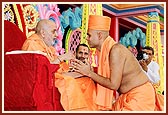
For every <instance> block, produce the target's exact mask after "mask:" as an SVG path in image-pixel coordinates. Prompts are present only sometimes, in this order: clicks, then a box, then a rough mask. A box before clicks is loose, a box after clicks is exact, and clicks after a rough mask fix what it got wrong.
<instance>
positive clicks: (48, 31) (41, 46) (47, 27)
mask: <svg viewBox="0 0 168 115" xmlns="http://www.w3.org/2000/svg"><path fill="white" fill-rule="evenodd" d="M56 27H57V26H56V24H55V23H54V22H53V21H51V20H47V19H43V20H40V21H39V22H38V24H37V26H36V33H35V34H33V35H31V36H30V37H29V38H27V39H26V41H25V42H24V44H23V46H22V50H26V51H41V52H44V53H45V54H46V57H47V58H48V59H49V61H50V62H51V63H54V64H59V63H60V62H61V61H63V60H70V59H74V58H75V57H74V55H73V54H72V53H65V54H63V55H60V56H57V55H56V50H55V48H54V47H53V44H54V40H55V39H56V37H57V31H56V30H57V29H56Z"/></svg>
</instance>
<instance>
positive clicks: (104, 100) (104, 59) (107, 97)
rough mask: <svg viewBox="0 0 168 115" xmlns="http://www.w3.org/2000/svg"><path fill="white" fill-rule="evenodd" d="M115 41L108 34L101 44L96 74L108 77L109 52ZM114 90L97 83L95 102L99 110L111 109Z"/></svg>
mask: <svg viewBox="0 0 168 115" xmlns="http://www.w3.org/2000/svg"><path fill="white" fill-rule="evenodd" d="M115 43H116V42H115V41H114V40H113V39H112V38H111V37H110V36H108V37H107V38H106V39H105V41H104V43H103V44H102V47H101V51H100V54H99V65H98V74H99V75H102V76H104V77H107V78H110V66H109V54H110V50H111V48H112V46H113V45H114V44H115ZM115 94H116V91H114V90H110V89H108V88H105V87H103V86H101V85H99V84H97V97H96V104H97V105H98V109H99V110H111V109H112V104H113V102H114V101H115V98H116V97H115Z"/></svg>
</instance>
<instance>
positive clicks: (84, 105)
mask: <svg viewBox="0 0 168 115" xmlns="http://www.w3.org/2000/svg"><path fill="white" fill-rule="evenodd" d="M60 67H65V68H67V66H66V65H65V64H63V66H62V65H60ZM63 70H65V71H66V70H67V69H64V68H63V69H62V68H60V70H58V72H57V73H55V86H56V87H57V88H58V90H59V92H60V94H61V100H60V101H61V104H62V106H63V108H64V110H66V111H95V110H97V106H96V104H95V98H96V86H95V83H94V82H93V80H92V79H91V78H89V77H86V76H81V77H80V78H73V77H71V76H65V75H62V74H61V73H60V72H63Z"/></svg>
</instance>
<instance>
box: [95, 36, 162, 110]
mask: <svg viewBox="0 0 168 115" xmlns="http://www.w3.org/2000/svg"><path fill="white" fill-rule="evenodd" d="M114 44H115V42H114V40H113V39H112V38H111V37H108V38H107V39H106V40H105V41H104V43H103V45H102V48H101V52H100V55H99V58H100V60H99V68H98V73H99V74H100V75H103V76H106V77H110V73H109V71H110V70H109V66H108V65H109V59H108V58H109V56H108V55H107V54H109V53H110V49H111V47H112V46H113V45H114ZM104 67H106V68H104ZM144 89H145V91H144ZM142 92H143V94H142ZM115 94H116V93H115V91H112V90H109V89H107V88H104V87H102V86H98V87H97V98H96V104H98V106H99V109H102V110H112V111H160V110H163V105H164V102H163V95H160V94H156V91H155V89H154V88H153V86H152V84H151V83H149V82H147V83H145V84H143V85H141V86H139V87H136V88H134V89H132V90H130V91H129V92H127V93H125V94H121V95H120V96H119V97H116V95H115ZM114 101H116V102H115V103H113V102H114Z"/></svg>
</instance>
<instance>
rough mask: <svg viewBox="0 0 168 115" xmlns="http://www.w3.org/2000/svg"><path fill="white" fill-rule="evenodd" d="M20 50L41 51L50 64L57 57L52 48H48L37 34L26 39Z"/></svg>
mask: <svg viewBox="0 0 168 115" xmlns="http://www.w3.org/2000/svg"><path fill="white" fill-rule="evenodd" d="M22 50H26V51H42V52H44V53H46V54H47V55H46V57H47V58H48V59H49V60H50V62H52V61H54V60H55V59H56V57H57V56H56V50H55V48H54V47H52V46H50V47H48V46H47V45H46V44H45V43H44V41H43V40H42V39H41V38H40V37H39V36H38V35H37V34H33V35H31V36H30V37H29V38H27V40H26V41H25V42H24V44H23V46H22Z"/></svg>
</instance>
